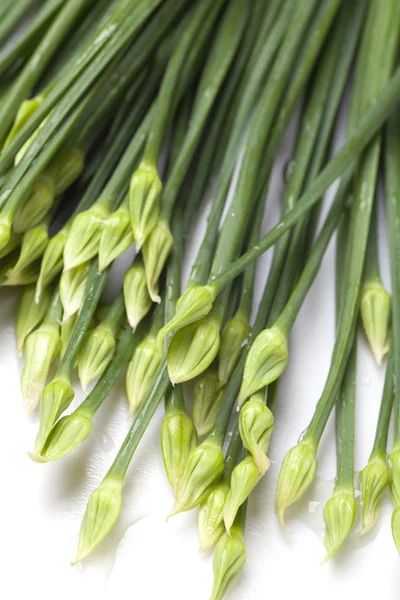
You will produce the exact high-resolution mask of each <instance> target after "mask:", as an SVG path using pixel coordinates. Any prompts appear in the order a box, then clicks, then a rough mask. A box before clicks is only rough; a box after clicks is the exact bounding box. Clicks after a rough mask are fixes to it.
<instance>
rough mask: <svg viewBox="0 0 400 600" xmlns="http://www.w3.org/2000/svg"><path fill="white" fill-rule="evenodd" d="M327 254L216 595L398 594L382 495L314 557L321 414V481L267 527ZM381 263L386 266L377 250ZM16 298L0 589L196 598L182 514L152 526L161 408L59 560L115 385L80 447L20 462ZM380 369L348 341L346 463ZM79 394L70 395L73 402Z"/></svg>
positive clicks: (196, 574) (2, 356)
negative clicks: (236, 561) (230, 574)
mask: <svg viewBox="0 0 400 600" xmlns="http://www.w3.org/2000/svg"><path fill="white" fill-rule="evenodd" d="M279 162H280V164H279V165H278V168H277V169H276V172H275V174H274V178H273V183H272V185H271V194H270V197H271V199H270V203H269V205H268V210H267V216H266V223H265V228H266V229H267V228H269V227H270V226H271V224H272V223H273V222H274V221H275V220H276V218H277V214H278V210H279V200H280V198H281V194H282V180H281V179H282V178H281V173H282V165H283V156H282V159H281V160H280V161H279ZM193 251H194V248H192V253H191V254H193ZM270 256H271V252H268V253H267V254H266V256H265V257H263V260H262V261H261V262H260V267H259V276H258V281H259V285H258V292H257V294H258V296H259V295H260V292H261V289H262V283H263V281H264V280H265V277H266V267H267V265H268V263H269V260H270ZM333 261H334V245H333V244H331V247H330V249H329V252H328V253H327V255H326V257H325V260H324V263H323V266H322V269H321V272H320V274H319V277H318V279H317V281H316V283H315V285H314V287H313V288H312V290H311V292H310V293H309V295H308V297H307V300H306V302H305V304H304V306H303V309H302V311H301V314H300V316H299V318H298V320H297V322H296V325H295V328H294V331H293V335H292V337H291V340H290V362H289V366H288V369H287V371H286V372H285V374H284V376H283V378H282V384H281V386H280V391H279V397H278V404H277V410H276V428H275V432H274V434H273V438H272V443H271V448H270V452H269V455H270V458H271V460H272V466H271V469H270V471H269V472H268V473H267V475H266V477H265V478H264V479H263V481H262V482H261V483H260V485H259V486H258V488H257V489H256V491H255V492H254V494H253V495H252V496H251V499H250V502H249V512H248V519H247V529H246V542H247V548H248V560H247V565H246V567H245V570H244V572H243V574H242V575H241V577H240V578H239V579H238V580H237V582H236V583H235V585H234V586H233V587H232V588H231V590H230V592H229V593H228V594H227V598H228V599H229V600H265V598H267V597H270V598H277V599H289V598H294V597H296V598H303V597H305V596H307V598H308V600H319V599H320V598H321V597H323V598H324V599H325V600H331V599H333V598H335V600H337V598H338V594H342V596H343V597H344V598H345V599H347V598H349V599H350V598H355V597H359V596H362V597H363V598H377V597H382V593H383V595H384V598H385V599H386V600H394V599H395V598H396V599H397V598H398V593H399V584H400V581H399V579H400V571H399V569H398V555H397V552H396V549H395V546H394V543H393V541H392V539H391V532H390V512H391V503H390V499H389V497H388V496H387V497H386V498H385V502H384V508H383V511H382V518H381V520H380V523H379V525H378V527H377V529H376V530H375V531H374V532H373V533H372V535H371V536H370V537H369V538H366V539H365V540H362V542H360V541H357V540H355V539H354V540H352V541H351V542H350V543H349V544H348V547H347V549H343V550H342V551H341V552H340V553H339V555H338V556H337V558H335V559H333V560H332V561H331V562H330V563H328V564H326V565H324V566H320V564H319V563H320V560H321V559H322V558H323V556H324V548H323V546H322V543H321V540H320V539H319V538H320V537H321V534H322V531H323V524H322V515H321V511H322V506H323V501H324V500H326V499H327V497H328V496H329V495H330V493H331V490H332V478H333V477H334V474H335V449H334V428H333V419H331V421H330V423H329V426H328V428H327V431H326V433H325V435H324V437H323V440H322V444H321V448H320V452H319V475H320V477H321V478H322V479H320V480H318V481H317V483H316V485H315V486H314V488H313V489H312V490H311V492H310V493H309V494H308V496H307V498H306V500H305V501H304V502H301V503H300V504H299V505H297V506H296V507H295V508H294V509H293V510H291V511H288V516H289V519H288V524H289V526H290V527H291V528H292V530H293V532H294V533H293V534H292V535H289V534H287V533H283V532H282V531H281V530H280V528H279V526H278V524H277V520H276V518H275V515H274V512H273V505H274V493H275V483H276V478H277V474H278V472H279V466H280V463H281V460H282V457H283V455H284V453H285V452H286V451H287V450H288V448H290V447H291V446H292V445H293V444H294V443H295V442H296V441H297V438H298V436H299V434H300V432H301V431H302V429H303V428H304V427H306V425H307V423H308V421H309V419H310V417H311V415H312V412H313V409H314V406H315V403H316V401H317V400H318V397H319V394H320V392H321V390H322V387H323V384H324V381H325V378H326V374H327V371H328V367H329V361H330V354H331V351H332V346H333V339H334V338H333V323H334V303H333V300H334V283H333V268H334V262H333ZM189 262H190V261H188V263H189ZM383 263H384V265H385V266H386V270H385V275H387V273H386V271H387V257H386V255H384V257H383ZM16 301H17V293H14V292H13V291H9V290H3V291H1V294H0V306H1V313H0V331H1V336H0V381H1V387H2V413H1V414H2V418H1V424H0V456H1V457H2V460H1V467H2V468H1V476H2V479H1V482H2V484H1V488H0V490H1V491H0V514H1V515H2V526H1V549H2V552H1V553H2V560H1V565H2V567H1V577H0V597H2V598H7V599H10V600H14V598H15V599H16V598H20V597H30V598H41V599H42V600H49V599H50V598H53V597H57V598H61V599H63V598H71V599H72V598H74V599H75V600H80V599H83V598H89V597H90V598H96V599H102V598H118V597H121V598H135V599H139V598H140V600H150V599H157V598H163V599H164V600H172V599H173V600H188V599H189V598H190V600H206V599H207V598H208V597H209V594H210V590H211V586H212V558H211V555H206V556H202V555H200V554H199V552H198V536H197V526H196V512H195V511H193V512H191V513H189V514H184V515H180V516H177V517H175V518H172V519H171V520H170V521H169V522H168V524H167V523H166V522H165V517H166V515H167V514H168V512H169V510H170V509H171V506H172V503H173V496H172V493H171V491H170V490H169V487H168V483H167V480H166V477H165V475H164V471H163V465H162V459H161V453H160V446H159V429H160V423H161V420H162V408H160V410H159V411H158V412H157V414H156V416H155V418H154V419H153V422H152V424H151V426H150V428H149V431H148V432H147V433H146V435H145V436H144V439H143V440H142V443H141V444H140V446H139V449H138V451H137V453H136V455H135V457H134V459H133V461H132V464H131V468H130V470H129V473H128V478H127V484H126V487H125V490H124V506H123V511H122V516H121V519H120V521H119V523H118V524H117V526H116V528H115V530H114V531H113V533H112V535H111V536H110V538H109V539H108V540H107V541H106V542H105V543H103V545H102V546H101V547H100V548H99V549H98V551H96V552H95V553H94V554H93V556H92V557H91V558H90V559H88V560H87V561H86V562H85V563H84V564H83V565H78V566H76V567H74V568H72V567H70V565H69V562H70V560H71V559H72V558H73V557H74V553H75V550H76V543H77V534H78V531H79V527H80V523H81V519H82V516H83V513H84V509H85V506H86V502H87V499H88V496H89V494H90V492H91V491H92V490H93V489H94V488H95V487H96V486H97V485H98V484H99V482H100V481H101V478H102V477H103V475H104V474H105V472H106V470H107V469H108V467H109V465H110V464H111V462H112V460H113V458H114V456H115V453H116V451H117V449H118V447H119V445H120V443H121V442H122V440H123V438H124V436H125V434H126V431H127V429H128V427H129V423H128V421H127V407H126V402H125V398H124V387H123V382H121V384H120V385H119V386H118V387H117V389H116V390H114V393H113V394H112V396H111V397H110V398H109V399H108V400H107V402H106V403H105V405H104V406H103V407H102V409H101V411H100V413H99V414H98V415H97V416H96V419H95V426H94V430H93V433H92V435H91V437H90V438H89V439H88V440H87V441H86V442H85V443H84V444H83V445H82V446H81V447H80V448H78V449H77V450H76V451H75V452H73V453H72V454H71V455H70V456H68V457H66V458H65V459H63V460H62V461H61V462H59V463H57V464H48V465H40V464H35V463H32V462H31V461H30V459H29V458H28V456H27V451H28V450H30V449H31V448H32V444H33V440H34V436H35V433H36V428H37V414H35V415H33V416H32V417H27V416H26V414H25V410H24V407H23V404H22V399H21V395H20V393H19V372H20V369H21V362H20V361H18V360H17V359H16V345H15V333H14V325H13V322H14V318H15V310H16ZM383 374H384V369H378V368H377V367H376V366H375V364H374V361H373V359H372V357H371V355H370V353H369V351H368V348H367V347H366V343H365V340H364V339H363V338H362V336H360V352H359V369H358V373H357V435H356V468H357V469H361V468H362V467H363V466H364V465H365V464H366V461H367V459H368V454H369V451H370V448H371V445H372V440H373V436H374V429H375V424H376V416H377V413H378V409H379V403H380V396H381V390H382V384H383ZM77 389H79V386H77ZM81 397H82V396H81V394H80V393H79V394H77V399H76V401H75V403H74V405H73V406H74V407H75V405H76V403H77V401H78V400H79V398H81ZM309 502H311V504H309ZM310 511H311V512H310ZM357 528H358V529H359V525H358V526H357ZM367 542H368V543H367ZM383 589H384V591H383Z"/></svg>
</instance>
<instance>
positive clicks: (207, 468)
mask: <svg viewBox="0 0 400 600" xmlns="http://www.w3.org/2000/svg"><path fill="white" fill-rule="evenodd" d="M223 470H224V455H223V453H222V447H221V444H220V443H219V442H218V441H217V440H216V439H215V438H213V437H211V436H210V437H208V438H207V439H206V440H204V442H203V443H202V444H200V445H199V446H197V447H196V448H194V449H193V450H192V452H191V453H190V455H189V458H188V462H187V465H186V469H185V472H184V474H183V477H182V480H181V484H180V486H179V488H178V492H177V495H176V501H175V505H174V507H173V509H172V512H171V514H170V516H172V515H176V514H178V513H180V512H184V511H187V510H191V509H192V508H194V507H195V506H198V505H199V504H200V503H201V502H202V501H203V500H204V499H205V498H206V496H207V495H208V494H209V493H210V491H211V487H210V486H211V485H212V484H213V483H214V482H215V481H216V480H217V479H219V478H220V476H221V475H222V472H223Z"/></svg>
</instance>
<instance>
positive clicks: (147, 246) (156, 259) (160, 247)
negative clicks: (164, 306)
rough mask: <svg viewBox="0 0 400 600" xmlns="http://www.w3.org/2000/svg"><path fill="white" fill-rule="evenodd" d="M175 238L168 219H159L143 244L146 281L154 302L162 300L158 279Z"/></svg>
mask: <svg viewBox="0 0 400 600" xmlns="http://www.w3.org/2000/svg"><path fill="white" fill-rule="evenodd" d="M173 243H174V238H173V236H172V233H171V230H170V228H169V225H168V221H167V220H166V219H159V221H158V223H157V225H156V226H155V227H154V229H153V231H152V232H151V233H150V235H149V236H148V238H147V239H146V241H145V242H144V244H143V261H144V268H145V271H146V281H147V287H148V290H149V294H150V297H151V299H152V300H153V302H158V303H160V302H161V298H160V296H159V294H158V290H159V285H158V280H159V278H160V275H161V273H162V272H163V270H164V267H165V263H166V262H167V259H168V256H169V255H170V252H171V249H172V246H173Z"/></svg>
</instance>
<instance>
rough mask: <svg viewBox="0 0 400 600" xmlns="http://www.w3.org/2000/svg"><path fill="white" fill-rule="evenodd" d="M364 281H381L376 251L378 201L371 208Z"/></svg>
mask: <svg viewBox="0 0 400 600" xmlns="http://www.w3.org/2000/svg"><path fill="white" fill-rule="evenodd" d="M363 279H364V283H381V276H380V269H379V253H378V201H377V200H376V201H375V203H374V206H373V208H372V213H371V224H370V228H369V235H368V243H367V253H366V257H365V268H364V278H363Z"/></svg>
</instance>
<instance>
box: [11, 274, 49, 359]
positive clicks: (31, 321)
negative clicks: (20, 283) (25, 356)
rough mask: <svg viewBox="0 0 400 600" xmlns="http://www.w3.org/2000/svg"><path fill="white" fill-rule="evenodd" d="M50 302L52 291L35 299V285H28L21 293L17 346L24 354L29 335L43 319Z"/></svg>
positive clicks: (17, 324) (17, 323)
mask: <svg viewBox="0 0 400 600" xmlns="http://www.w3.org/2000/svg"><path fill="white" fill-rule="evenodd" d="M49 302H50V293H49V292H46V293H45V294H44V295H43V297H42V299H41V301H40V302H36V301H35V286H34V285H30V286H27V287H26V288H25V289H24V290H23V291H22V293H21V299H20V301H19V306H18V312H17V322H16V330H17V348H18V353H19V354H22V351H23V349H24V344H25V340H26V338H27V337H28V335H29V334H30V333H31V331H33V330H34V329H35V327H37V326H38V325H39V323H40V322H41V321H42V320H43V318H44V316H45V314H46V310H47V307H48V305H49Z"/></svg>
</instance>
